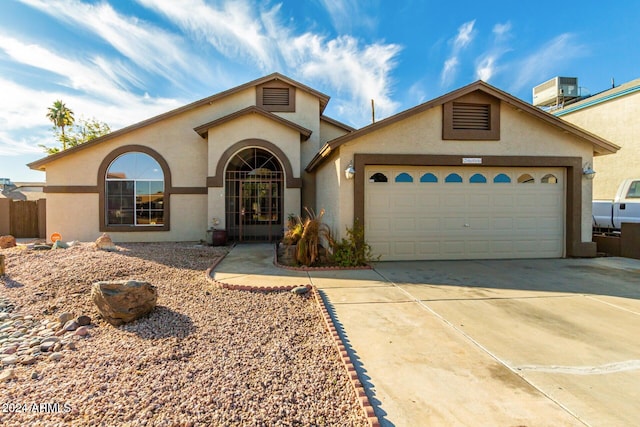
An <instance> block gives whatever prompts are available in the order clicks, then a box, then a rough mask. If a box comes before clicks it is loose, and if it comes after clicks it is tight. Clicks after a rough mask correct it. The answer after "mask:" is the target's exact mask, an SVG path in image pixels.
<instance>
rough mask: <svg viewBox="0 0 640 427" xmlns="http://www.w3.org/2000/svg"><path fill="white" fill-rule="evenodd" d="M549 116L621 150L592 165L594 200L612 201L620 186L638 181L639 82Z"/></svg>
mask: <svg viewBox="0 0 640 427" xmlns="http://www.w3.org/2000/svg"><path fill="white" fill-rule="evenodd" d="M553 114H554V115H555V116H557V117H560V118H561V119H563V120H566V121H567V122H569V123H572V124H574V125H576V126H580V127H581V128H583V129H586V130H587V131H589V132H593V133H594V134H597V135H600V136H602V137H604V138H606V139H607V140H609V141H612V142H614V143H615V144H617V145H619V146H620V147H621V149H620V151H619V152H618V153H617V154H615V155H612V156H602V157H597V158H595V159H594V161H593V169H594V170H595V171H596V176H595V178H594V180H593V198H594V199H613V198H614V197H615V195H616V190H617V189H618V187H619V186H620V183H621V182H622V181H623V180H625V179H627V178H640V79H636V80H633V81H631V82H628V83H625V84H623V85H620V86H616V87H614V88H611V89H609V90H606V91H604V92H600V93H598V94H596V95H593V96H589V97H586V98H582V99H580V100H579V101H578V102H575V103H572V104H568V105H565V106H564V107H563V108H560V109H557V110H555V111H553Z"/></svg>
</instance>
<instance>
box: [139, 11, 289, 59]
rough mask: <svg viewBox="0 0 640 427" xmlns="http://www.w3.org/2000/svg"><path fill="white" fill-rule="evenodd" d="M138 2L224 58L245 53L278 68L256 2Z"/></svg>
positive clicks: (237, 56) (236, 56)
mask: <svg viewBox="0 0 640 427" xmlns="http://www.w3.org/2000/svg"><path fill="white" fill-rule="evenodd" d="M137 1H138V3H140V4H142V5H143V6H145V7H147V8H149V9H152V10H154V11H155V12H157V13H160V14H162V15H164V16H165V17H166V18H167V19H169V20H171V21H172V22H174V23H175V24H177V25H178V26H179V27H180V28H181V29H182V30H183V31H185V32H187V33H189V34H192V35H193V36H195V37H196V38H201V39H204V40H206V41H207V42H208V43H210V44H211V45H212V46H213V47H214V48H215V49H216V50H218V51H219V52H221V53H222V54H223V55H225V56H227V57H235V58H239V57H240V58H241V57H245V56H248V57H249V58H250V59H251V61H252V62H253V63H254V64H255V65H257V66H258V67H260V69H262V70H263V71H264V70H272V69H274V68H278V58H277V55H274V53H275V52H274V49H273V47H272V46H273V43H272V42H271V40H270V39H269V38H268V37H267V36H266V34H265V29H264V25H263V24H262V22H261V21H260V17H259V13H258V11H259V7H257V6H255V5H252V4H249V3H248V2H246V1H225V2H222V4H221V6H220V7H219V8H217V7H215V6H213V5H209V4H206V3H205V2H203V1H202V0H183V1H180V2H176V1H174V0H137ZM277 7H278V6H276V8H277Z"/></svg>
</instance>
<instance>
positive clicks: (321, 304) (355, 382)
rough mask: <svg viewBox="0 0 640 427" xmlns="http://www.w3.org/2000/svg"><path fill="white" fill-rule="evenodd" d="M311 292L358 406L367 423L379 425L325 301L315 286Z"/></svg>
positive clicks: (378, 426)
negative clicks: (335, 347)
mask: <svg viewBox="0 0 640 427" xmlns="http://www.w3.org/2000/svg"><path fill="white" fill-rule="evenodd" d="M311 292H312V293H313V296H314V298H315V300H316V302H317V304H318V308H319V309H320V311H321V312H322V318H323V319H324V324H325V326H326V327H327V329H328V330H329V333H330V334H331V336H332V337H333V340H334V342H335V344H336V346H337V347H338V352H339V354H340V358H341V359H342V363H343V364H344V367H345V369H346V370H347V375H348V376H349V379H350V380H351V385H352V386H353V390H354V391H355V393H356V396H357V398H358V402H360V406H361V407H362V410H363V411H364V414H365V416H366V417H367V421H368V422H369V425H370V426H371V427H380V420H378V417H377V416H376V413H375V411H374V410H373V405H371V402H370V401H369V397H368V396H367V393H366V392H365V390H364V387H363V386H362V383H361V382H360V379H359V378H358V372H357V371H356V367H355V366H354V365H353V362H352V361H351V356H349V353H348V352H347V347H346V346H345V345H344V341H342V338H341V337H340V334H339V333H338V330H337V329H336V325H335V323H334V322H333V318H332V317H331V315H330V314H329V309H328V308H327V305H326V303H325V301H324V300H323V299H322V297H321V296H320V292H318V289H317V288H316V287H315V286H314V287H312V288H311Z"/></svg>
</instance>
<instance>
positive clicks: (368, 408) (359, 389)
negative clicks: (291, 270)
mask: <svg viewBox="0 0 640 427" xmlns="http://www.w3.org/2000/svg"><path fill="white" fill-rule="evenodd" d="M275 253H276V255H274V264H275V261H276V259H277V247H276V251H275ZM225 256H226V254H225V255H222V256H219V257H218V258H216V259H215V260H214V261H213V263H212V264H211V266H209V268H207V271H206V275H207V280H209V282H211V283H212V284H214V285H215V286H217V287H219V288H222V289H228V290H231V291H249V292H281V291H289V292H290V291H291V290H292V289H294V288H297V287H299V286H305V287H306V288H307V289H308V290H309V291H310V292H311V293H312V295H313V298H314V300H315V301H316V305H317V307H318V309H319V310H320V313H321V315H322V319H323V320H324V324H325V326H326V328H327V330H328V331H329V333H330V334H331V337H332V338H333V340H334V342H335V344H336V348H337V350H338V354H339V356H340V359H341V360H342V363H343V365H344V368H345V370H346V372H347V376H348V377H349V379H350V382H351V385H352V386H353V391H354V392H355V394H356V398H357V399H358V402H359V403H360V407H361V408H362V410H363V411H364V414H365V417H366V419H367V421H368V423H369V426H371V427H380V420H378V417H377V416H376V414H375V411H374V410H373V405H371V402H369V397H367V393H366V392H365V390H364V387H363V386H362V383H361V382H360V379H359V378H358V373H357V372H356V368H355V366H354V364H353V362H352V361H351V357H350V356H349V353H348V352H347V347H346V346H345V345H344V342H343V341H342V338H341V337H340V334H338V330H337V329H336V326H335V324H334V323H333V319H332V318H331V315H330V314H329V309H328V308H327V306H326V303H325V301H324V300H323V299H322V297H321V296H320V293H319V292H318V289H317V288H316V287H314V286H312V285H310V284H306V285H289V286H249V285H233V284H229V283H224V282H221V281H219V280H215V279H214V278H213V277H212V274H213V272H214V270H215V269H216V267H217V266H218V264H220V262H221V261H222V260H223V259H224V257H225Z"/></svg>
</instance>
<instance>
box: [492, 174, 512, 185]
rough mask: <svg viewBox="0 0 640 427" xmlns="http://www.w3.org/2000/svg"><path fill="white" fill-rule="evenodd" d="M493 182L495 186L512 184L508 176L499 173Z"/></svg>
mask: <svg viewBox="0 0 640 427" xmlns="http://www.w3.org/2000/svg"><path fill="white" fill-rule="evenodd" d="M493 182H494V184H509V183H511V178H509V175H507V174H504V173H499V174H498V175H496V176H495V177H494V178H493Z"/></svg>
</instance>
